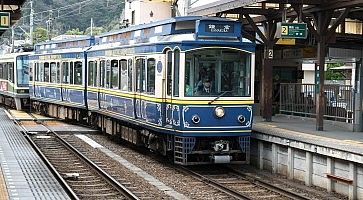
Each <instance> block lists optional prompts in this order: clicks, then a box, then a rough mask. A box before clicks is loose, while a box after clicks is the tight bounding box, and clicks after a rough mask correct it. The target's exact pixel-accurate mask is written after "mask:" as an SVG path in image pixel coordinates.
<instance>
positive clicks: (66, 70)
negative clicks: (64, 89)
mask: <svg viewBox="0 0 363 200" xmlns="http://www.w3.org/2000/svg"><path fill="white" fill-rule="evenodd" d="M62 74H63V75H62V77H63V78H62V83H69V62H64V63H62Z"/></svg>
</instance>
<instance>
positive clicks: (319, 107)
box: [316, 39, 326, 131]
mask: <svg viewBox="0 0 363 200" xmlns="http://www.w3.org/2000/svg"><path fill="white" fill-rule="evenodd" d="M325 54H326V43H325V39H323V40H320V41H319V42H318V58H317V60H318V66H319V84H320V85H319V95H318V98H317V100H318V102H317V104H316V130H317V131H323V130H324V113H325V103H326V102H325V95H324V85H325V83H324V80H325V67H324V66H325Z"/></svg>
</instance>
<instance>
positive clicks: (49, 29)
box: [47, 10, 53, 40]
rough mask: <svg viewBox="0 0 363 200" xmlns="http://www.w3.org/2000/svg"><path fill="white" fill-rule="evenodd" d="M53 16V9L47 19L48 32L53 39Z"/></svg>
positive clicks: (49, 38)
mask: <svg viewBox="0 0 363 200" xmlns="http://www.w3.org/2000/svg"><path fill="white" fill-rule="evenodd" d="M52 18H53V10H50V11H49V18H48V21H47V33H48V40H51V39H52V20H53V19H52Z"/></svg>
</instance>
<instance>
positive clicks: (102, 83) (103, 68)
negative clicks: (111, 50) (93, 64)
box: [100, 60, 106, 87]
mask: <svg viewBox="0 0 363 200" xmlns="http://www.w3.org/2000/svg"><path fill="white" fill-rule="evenodd" d="M105 64H106V63H105V61H104V60H101V62H100V73H101V76H100V79H101V80H100V86H101V87H105V67H106V66H105Z"/></svg>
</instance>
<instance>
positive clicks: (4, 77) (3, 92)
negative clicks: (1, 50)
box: [0, 52, 30, 110]
mask: <svg viewBox="0 0 363 200" xmlns="http://www.w3.org/2000/svg"><path fill="white" fill-rule="evenodd" d="M29 54H30V53H29V52H26V53H9V54H4V55H1V56H0V103H2V104H5V105H7V106H10V107H13V108H16V109H17V110H21V109H24V108H26V107H28V106H29Z"/></svg>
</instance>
